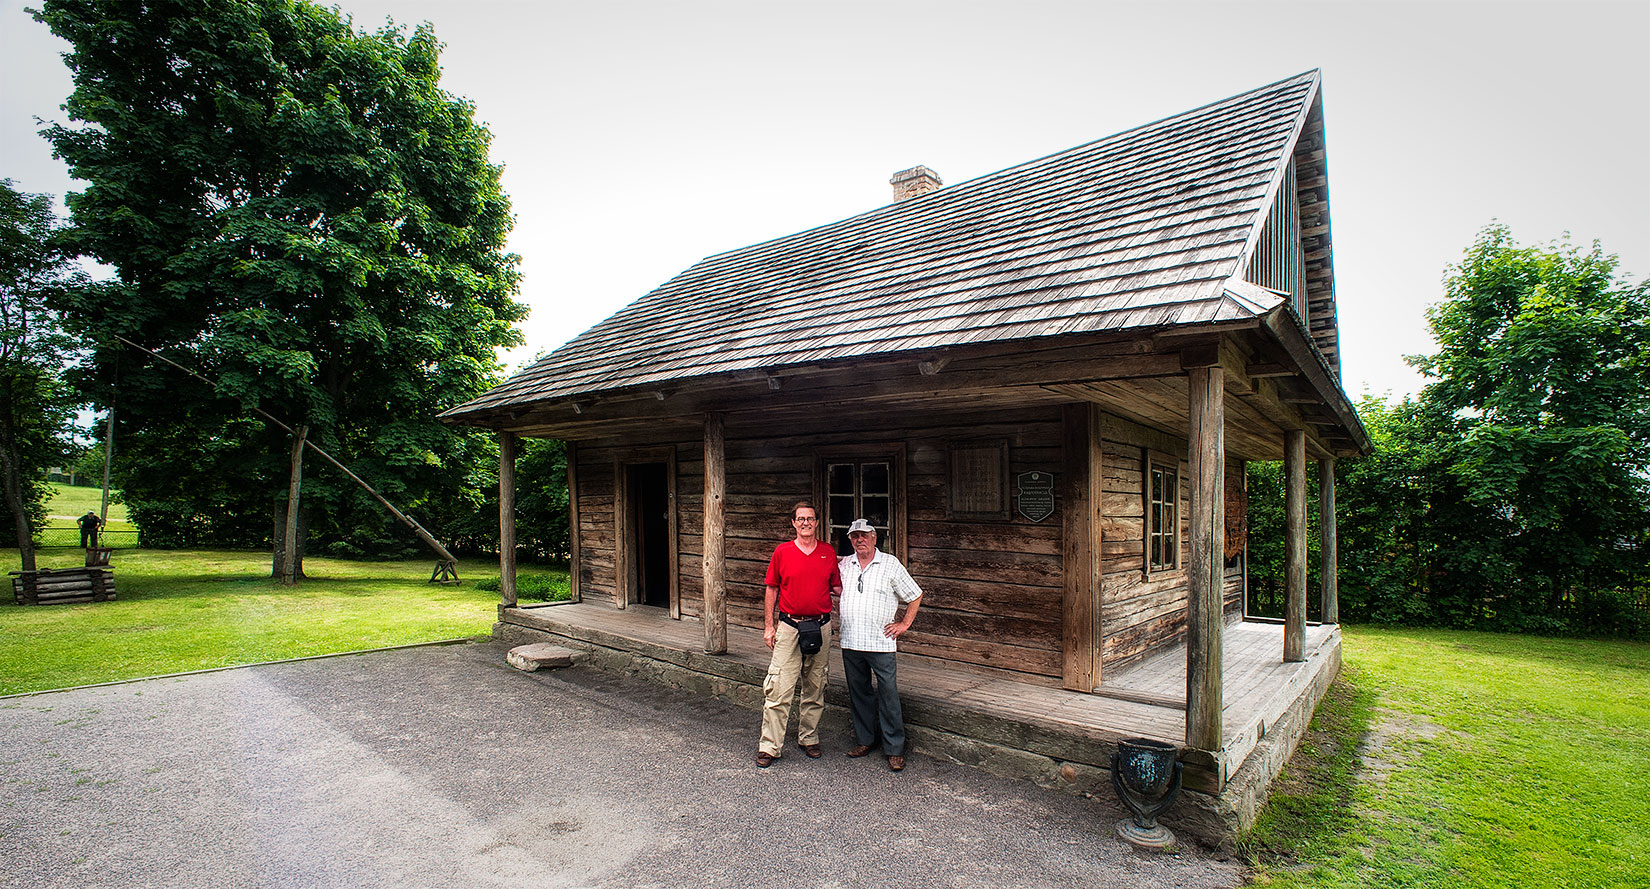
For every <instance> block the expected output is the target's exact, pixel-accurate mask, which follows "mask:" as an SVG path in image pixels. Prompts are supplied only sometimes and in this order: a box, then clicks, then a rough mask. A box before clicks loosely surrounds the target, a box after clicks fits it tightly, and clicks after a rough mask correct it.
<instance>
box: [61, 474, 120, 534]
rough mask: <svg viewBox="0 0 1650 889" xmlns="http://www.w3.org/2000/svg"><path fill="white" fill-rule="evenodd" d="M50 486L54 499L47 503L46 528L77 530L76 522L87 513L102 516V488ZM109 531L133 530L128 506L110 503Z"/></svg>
mask: <svg viewBox="0 0 1650 889" xmlns="http://www.w3.org/2000/svg"><path fill="white" fill-rule="evenodd" d="M50 484H51V489H52V497H51V500H49V501H47V502H46V515H47V518H46V527H48V528H76V527H78V526H76V525H75V520H76V519H78V518H80V517H81V516H83V515H85V514H86V513H88V512H95V513H98V514H100V515H101V514H102V509H103V489H102V488H81V487H76V486H73V485H65V484H60V483H58V482H51V483H50ZM108 530H110V531H130V530H133V525H132V524H131V523H130V522H128V521H127V520H126V504H124V503H115V502H110V504H109V525H108Z"/></svg>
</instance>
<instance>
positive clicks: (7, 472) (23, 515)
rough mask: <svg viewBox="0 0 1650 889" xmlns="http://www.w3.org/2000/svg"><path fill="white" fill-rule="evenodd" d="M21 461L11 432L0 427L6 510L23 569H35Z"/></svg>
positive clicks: (31, 529) (1, 463) (1, 465)
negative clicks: (9, 515)
mask: <svg viewBox="0 0 1650 889" xmlns="http://www.w3.org/2000/svg"><path fill="white" fill-rule="evenodd" d="M18 465H19V461H18V459H17V454H16V452H15V450H14V449H13V447H12V436H11V430H9V429H5V428H3V427H0V475H3V476H4V481H5V489H6V508H7V509H10V510H11V518H12V523H13V524H14V525H15V526H16V528H17V554H18V555H19V556H20V557H21V559H22V569H23V570H24V571H33V570H35V569H34V528H33V527H31V526H30V525H29V511H28V508H27V507H25V506H24V505H23V478H22V476H20V475H19V474H18Z"/></svg>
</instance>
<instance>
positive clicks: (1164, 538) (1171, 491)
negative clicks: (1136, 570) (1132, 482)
mask: <svg viewBox="0 0 1650 889" xmlns="http://www.w3.org/2000/svg"><path fill="white" fill-rule="evenodd" d="M1143 462H1144V464H1145V468H1146V473H1145V479H1144V481H1145V488H1146V491H1145V494H1146V523H1145V524H1146V571H1147V573H1150V572H1153V571H1168V570H1170V569H1172V568H1178V567H1180V465H1179V464H1180V461H1178V460H1176V459H1174V458H1173V457H1169V456H1166V455H1162V454H1156V453H1152V452H1147V454H1146V459H1145V460H1144V461H1143Z"/></svg>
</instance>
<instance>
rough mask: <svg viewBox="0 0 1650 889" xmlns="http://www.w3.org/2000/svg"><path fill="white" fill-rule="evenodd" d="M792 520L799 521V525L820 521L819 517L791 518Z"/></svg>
mask: <svg viewBox="0 0 1650 889" xmlns="http://www.w3.org/2000/svg"><path fill="white" fill-rule="evenodd" d="M791 521H793V522H795V523H797V524H798V525H813V524H817V523H818V522H819V519H814V518H805V519H791Z"/></svg>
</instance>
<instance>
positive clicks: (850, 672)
mask: <svg viewBox="0 0 1650 889" xmlns="http://www.w3.org/2000/svg"><path fill="white" fill-rule="evenodd" d="M842 672H844V673H846V674H847V678H848V712H849V713H851V714H852V715H853V717H854V740H855V741H857V742H859V743H861V744H864V745H866V746H868V747H875V746H876V745H877V743H878V742H879V741H880V742H881V744H882V752H883V754H884V755H886V756H904V755H905V715H904V713H902V712H901V711H900V706H899V683H898V682H897V681H895V679H894V653H893V652H891V651H855V650H853V649H851V648H844V649H842ZM873 674H874V675H875V676H876V688H875V689H873V688H872V687H871V677H872V675H873Z"/></svg>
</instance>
